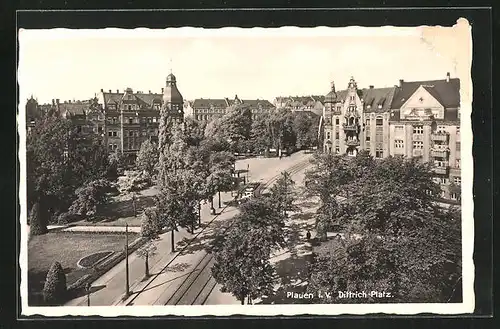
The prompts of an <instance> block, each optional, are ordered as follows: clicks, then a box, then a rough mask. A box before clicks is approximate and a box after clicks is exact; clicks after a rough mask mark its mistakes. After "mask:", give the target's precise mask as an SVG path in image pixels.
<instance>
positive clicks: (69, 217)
mask: <svg viewBox="0 0 500 329" xmlns="http://www.w3.org/2000/svg"><path fill="white" fill-rule="evenodd" d="M77 219H79V217H78V216H77V215H74V214H71V213H69V212H63V213H61V214H59V216H57V224H59V225H66V224H69V223H71V222H74V221H76V220H77Z"/></svg>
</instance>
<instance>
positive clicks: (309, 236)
mask: <svg viewBox="0 0 500 329" xmlns="http://www.w3.org/2000/svg"><path fill="white" fill-rule="evenodd" d="M306 238H307V241H309V240H311V232H309V230H307V233H306Z"/></svg>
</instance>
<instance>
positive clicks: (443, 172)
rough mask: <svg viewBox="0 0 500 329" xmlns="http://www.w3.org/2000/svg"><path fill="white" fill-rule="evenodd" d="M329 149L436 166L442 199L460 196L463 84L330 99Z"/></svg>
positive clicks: (351, 86) (422, 84) (352, 91)
mask: <svg viewBox="0 0 500 329" xmlns="http://www.w3.org/2000/svg"><path fill="white" fill-rule="evenodd" d="M322 122H323V127H322V128H323V132H324V135H323V150H324V151H325V152H334V153H336V154H347V155H350V156H355V155H356V154H357V153H358V152H359V151H360V150H368V151H369V152H370V154H371V155H373V156H374V157H375V158H384V157H387V156H389V155H404V156H407V157H418V158H420V159H422V161H424V162H430V163H432V165H433V167H434V172H435V174H436V177H435V180H436V182H439V183H440V184H441V186H442V197H444V198H451V199H454V198H456V197H457V196H456V193H454V192H453V189H452V188H451V186H453V185H455V186H456V185H460V183H461V178H460V177H461V176H460V81H459V79H451V78H450V75H449V73H448V74H447V76H446V79H443V80H432V81H413V82H405V81H403V80H400V83H399V85H397V86H394V87H390V88H374V87H373V86H370V87H369V88H364V89H358V87H357V84H356V82H355V80H354V79H353V78H351V80H350V81H349V83H348V88H347V89H346V90H341V91H336V90H335V85H334V84H333V83H332V88H331V91H330V92H329V93H328V94H327V95H326V96H325V108H324V112H323V120H322Z"/></svg>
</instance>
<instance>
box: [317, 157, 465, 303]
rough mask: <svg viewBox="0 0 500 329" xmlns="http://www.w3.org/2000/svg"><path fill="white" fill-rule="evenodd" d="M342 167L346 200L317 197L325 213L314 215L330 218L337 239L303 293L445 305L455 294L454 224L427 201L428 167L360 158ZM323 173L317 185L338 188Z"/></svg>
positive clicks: (452, 218)
mask: <svg viewBox="0 0 500 329" xmlns="http://www.w3.org/2000/svg"><path fill="white" fill-rule="evenodd" d="M338 158H340V157H338ZM336 159H337V158H336ZM334 161H339V160H334ZM334 161H330V162H327V163H330V164H331V162H334ZM347 165H348V166H347V169H348V170H346V172H347V173H348V175H349V177H350V180H349V183H348V186H349V189H348V190H349V194H348V195H345V196H344V197H342V198H339V197H336V198H335V200H337V201H339V202H340V203H341V206H340V207H338V204H328V201H327V197H324V199H323V204H322V206H323V207H324V208H325V209H326V208H330V209H327V210H323V211H322V212H321V213H322V214H323V215H324V216H326V215H327V214H328V213H335V212H337V214H338V217H340V219H341V221H342V232H343V233H344V239H336V240H332V241H328V242H327V243H325V244H324V249H323V250H322V251H320V252H319V255H318V259H317V261H316V262H315V263H314V266H313V270H312V271H311V272H312V273H314V274H313V275H312V277H311V285H310V289H312V290H314V289H325V288H328V289H330V290H332V289H333V290H358V291H360V290H364V289H366V290H369V291H371V290H379V291H383V290H385V291H388V292H391V293H392V295H393V296H394V297H393V298H392V299H391V301H392V302H446V301H447V300H448V299H450V298H451V297H452V296H454V294H455V292H454V291H455V290H454V289H453V287H454V286H456V283H457V282H458V280H460V272H461V252H460V247H461V242H460V220H459V219H457V216H456V213H454V212H453V211H443V210H442V209H441V208H439V207H438V206H436V205H435V204H434V203H433V200H432V195H433V194H434V193H436V192H437V190H438V189H439V187H438V186H437V185H436V184H435V183H434V182H433V181H432V177H433V174H432V171H431V169H430V168H429V166H428V165H427V164H422V163H420V162H418V161H417V160H415V159H405V158H402V157H389V158H386V159H383V160H380V161H378V162H373V161H372V160H371V159H370V158H368V157H364V158H360V159H356V160H354V159H353V160H352V161H350V162H347ZM316 174H318V172H316ZM330 174H331V173H330V172H328V171H326V172H324V180H326V181H328V182H336V183H343V182H344V178H345V177H336V178H332V177H329V175H330ZM318 178H319V177H318ZM326 190H327V191H328V192H330V193H336V190H335V188H332V187H329V189H328V188H326ZM333 195H336V196H339V194H333ZM332 209H333V210H332ZM372 297H374V296H372ZM337 301H338V300H337ZM369 301H374V302H375V301H379V302H380V301H381V300H380V299H377V298H372V299H369ZM324 302H336V300H335V299H334V300H330V301H326V300H324Z"/></svg>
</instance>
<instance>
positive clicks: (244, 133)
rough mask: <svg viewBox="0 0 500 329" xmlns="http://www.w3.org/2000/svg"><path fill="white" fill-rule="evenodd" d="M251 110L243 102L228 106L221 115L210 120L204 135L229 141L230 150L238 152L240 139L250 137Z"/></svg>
mask: <svg viewBox="0 0 500 329" xmlns="http://www.w3.org/2000/svg"><path fill="white" fill-rule="evenodd" d="M251 127H252V112H251V110H250V108H249V107H248V106H246V105H244V104H235V105H233V106H231V107H229V108H228V110H227V112H226V114H224V115H223V116H222V117H220V118H217V119H214V120H212V122H210V123H208V124H207V126H206V128H205V136H207V137H211V138H215V139H223V140H225V141H227V142H228V143H229V146H230V150H231V151H232V152H238V151H239V149H240V148H241V145H242V141H246V140H249V139H250V137H251Z"/></svg>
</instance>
